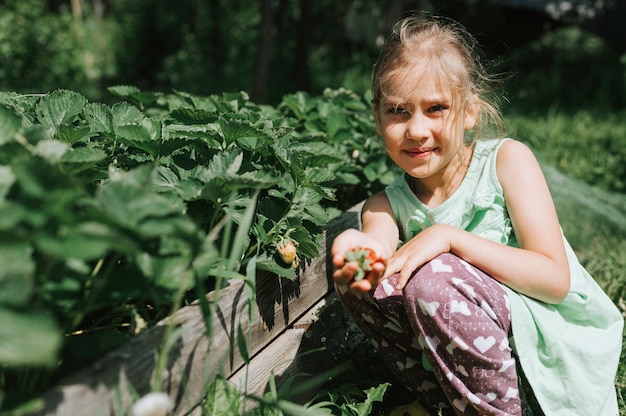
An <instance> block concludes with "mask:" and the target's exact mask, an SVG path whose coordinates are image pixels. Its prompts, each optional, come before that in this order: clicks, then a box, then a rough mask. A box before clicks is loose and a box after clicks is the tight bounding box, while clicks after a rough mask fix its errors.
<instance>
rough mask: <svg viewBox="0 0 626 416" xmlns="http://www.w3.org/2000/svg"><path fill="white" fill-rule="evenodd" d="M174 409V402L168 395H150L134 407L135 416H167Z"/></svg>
mask: <svg viewBox="0 0 626 416" xmlns="http://www.w3.org/2000/svg"><path fill="white" fill-rule="evenodd" d="M173 408H174V402H173V401H172V399H170V397H169V396H168V395H167V394H165V393H161V392H155V393H148V394H146V395H145V396H143V397H142V398H141V399H139V400H137V402H136V403H135V404H134V405H133V416H167V414H169V412H171V411H172V409H173Z"/></svg>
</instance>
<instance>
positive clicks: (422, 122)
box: [406, 113, 430, 140]
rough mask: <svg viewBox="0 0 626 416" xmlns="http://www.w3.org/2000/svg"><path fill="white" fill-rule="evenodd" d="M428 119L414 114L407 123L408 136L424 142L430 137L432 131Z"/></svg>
mask: <svg viewBox="0 0 626 416" xmlns="http://www.w3.org/2000/svg"><path fill="white" fill-rule="evenodd" d="M428 121H429V120H428V117H425V116H424V115H423V114H420V113H414V114H412V115H411V118H410V119H409V120H408V121H407V129H406V136H407V138H408V139H412V140H423V139H424V138H426V137H428V135H429V132H430V129H429V128H428Z"/></svg>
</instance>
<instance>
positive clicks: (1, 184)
mask: <svg viewBox="0 0 626 416" xmlns="http://www.w3.org/2000/svg"><path fill="white" fill-rule="evenodd" d="M14 183H15V175H14V174H13V171H12V170H11V167H9V166H1V165H0V206H2V202H3V201H4V198H5V197H6V195H7V194H8V193H9V190H10V189H11V187H12V186H13V184H14Z"/></svg>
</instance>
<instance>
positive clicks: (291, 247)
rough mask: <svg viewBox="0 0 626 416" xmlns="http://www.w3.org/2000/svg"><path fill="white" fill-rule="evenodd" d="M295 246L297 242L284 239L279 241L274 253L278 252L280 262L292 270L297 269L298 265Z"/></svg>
mask: <svg viewBox="0 0 626 416" xmlns="http://www.w3.org/2000/svg"><path fill="white" fill-rule="evenodd" d="M297 245H298V243H297V242H294V241H291V240H288V239H285V238H283V239H281V240H280V241H279V242H278V243H277V244H276V251H277V252H278V256H279V257H280V260H281V261H282V262H283V263H285V264H290V265H291V266H292V267H293V268H297V267H298V265H299V264H300V260H299V259H298V250H297V249H296V246H297Z"/></svg>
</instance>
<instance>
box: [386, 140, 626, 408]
mask: <svg viewBox="0 0 626 416" xmlns="http://www.w3.org/2000/svg"><path fill="white" fill-rule="evenodd" d="M503 142H504V140H486V141H478V142H477V143H476V147H475V150H474V155H473V157H472V162H471V164H470V167H469V169H468V172H467V174H466V176H465V178H464V179H463V182H462V183H461V185H460V187H459V189H457V191H456V192H455V193H454V194H453V195H452V196H451V197H450V198H449V199H447V200H446V201H445V202H444V203H442V204H441V205H439V206H438V207H436V208H434V209H430V208H429V207H427V206H426V205H424V204H423V203H422V202H421V201H420V200H419V199H418V198H417V197H415V195H414V194H413V192H412V191H411V189H410V187H409V185H408V182H407V176H406V175H405V176H402V177H400V178H398V179H397V180H396V181H395V182H394V183H393V184H391V185H389V186H388V187H387V188H386V194H387V197H388V199H389V201H390V203H391V207H392V209H393V212H394V215H395V217H396V220H397V221H398V226H399V229H400V234H401V236H402V239H403V240H408V239H410V238H411V237H413V236H414V235H416V234H417V233H419V232H420V231H421V230H423V229H425V228H427V227H428V226H430V225H433V224H438V223H443V224H451V225H454V226H456V227H459V228H462V229H464V230H467V231H469V232H471V233H473V234H476V235H479V236H482V237H484V238H487V239H489V240H492V241H496V242H499V243H501V244H507V245H509V246H513V247H518V242H517V240H516V238H515V234H514V232H513V227H512V225H511V219H510V217H509V215H508V211H507V208H506V200H505V195H504V191H503V189H502V186H501V185H500V183H499V181H498V178H497V174H496V155H497V152H498V149H499V148H500V146H501V144H502V143H503ZM563 239H564V242H565V247H566V250H567V256H568V260H569V266H570V271H571V285H570V290H569V294H568V295H567V297H566V298H565V299H564V300H563V301H562V302H561V303H559V304H557V305H552V304H547V303H544V302H541V301H538V300H535V299H533V298H530V297H528V296H525V295H522V294H520V293H517V292H516V291H514V290H512V289H510V288H508V287H506V286H505V289H506V290H507V293H508V296H509V301H510V306H511V321H512V328H513V342H512V347H513V350H514V351H515V353H516V355H517V356H518V357H519V361H520V364H521V367H522V368H523V371H524V374H525V375H526V377H527V379H528V382H529V383H530V385H531V386H532V388H533V391H534V393H535V396H536V398H537V400H538V402H539V404H540V405H541V409H542V410H543V412H544V413H545V414H546V415H547V416H552V415H563V416H565V415H567V416H571V415H581V416H594V415H597V416H613V415H618V413H619V412H618V407H617V397H616V391H615V386H614V380H615V373H616V369H617V366H618V362H619V357H620V353H621V345H622V329H623V318H622V315H621V313H620V312H619V310H618V309H617V307H616V306H615V304H614V303H613V302H612V301H611V299H610V298H609V297H608V296H607V295H606V294H605V293H604V291H603V290H602V289H601V288H600V286H598V284H597V283H596V282H595V280H594V279H593V278H592V277H591V276H590V275H589V273H588V272H587V271H586V270H585V269H584V268H583V267H582V266H581V264H580V263H579V261H578V259H577V258H576V255H575V254H574V251H573V250H572V248H571V247H570V245H569V243H568V242H567V240H566V239H565V237H563Z"/></svg>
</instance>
